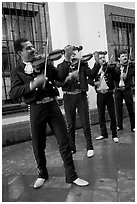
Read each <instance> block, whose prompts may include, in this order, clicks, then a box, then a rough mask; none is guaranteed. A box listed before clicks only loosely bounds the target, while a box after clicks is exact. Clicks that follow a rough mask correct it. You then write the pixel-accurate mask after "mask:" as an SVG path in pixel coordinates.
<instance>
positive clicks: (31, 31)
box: [2, 2, 51, 100]
mask: <svg viewBox="0 0 137 204" xmlns="http://www.w3.org/2000/svg"><path fill="white" fill-rule="evenodd" d="M48 19H49V18H48V4H47V3H31V2H26V3H25V2H24V3H23V2H20V3H18V2H13V3H10V2H3V3H2V34H3V36H2V76H3V87H2V99H3V100H7V99H10V93H9V92H10V73H11V70H12V69H14V67H15V66H16V63H17V56H16V55H15V52H14V46H13V45H14V41H15V40H16V39H18V38H20V37H26V38H28V40H30V41H31V42H32V43H33V44H34V46H35V48H36V50H37V51H38V52H41V53H43V52H44V49H45V45H46V43H47V36H48V39H49V50H51V43H50V42H51V38H50V36H51V35H50V30H49V21H48Z"/></svg>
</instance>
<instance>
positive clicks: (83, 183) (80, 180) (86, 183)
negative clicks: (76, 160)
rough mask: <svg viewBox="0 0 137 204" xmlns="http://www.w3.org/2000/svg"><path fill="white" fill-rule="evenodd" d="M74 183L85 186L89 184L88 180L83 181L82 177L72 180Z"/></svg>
mask: <svg viewBox="0 0 137 204" xmlns="http://www.w3.org/2000/svg"><path fill="white" fill-rule="evenodd" d="M73 183H74V184H76V185H77V186H87V185H89V182H88V181H85V180H83V179H80V178H77V179H76V180H75V181H73Z"/></svg>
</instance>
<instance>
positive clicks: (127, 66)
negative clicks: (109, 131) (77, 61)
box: [114, 49, 135, 132]
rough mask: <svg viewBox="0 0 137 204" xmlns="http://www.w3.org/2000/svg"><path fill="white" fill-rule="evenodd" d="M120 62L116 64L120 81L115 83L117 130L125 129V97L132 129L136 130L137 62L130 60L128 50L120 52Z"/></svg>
mask: <svg viewBox="0 0 137 204" xmlns="http://www.w3.org/2000/svg"><path fill="white" fill-rule="evenodd" d="M118 60H119V63H117V65H116V68H115V69H116V72H117V73H118V75H119V76H120V77H119V81H117V82H116V83H115V86H116V89H115V94H114V97H115V104H116V115H117V130H122V129H123V99H124V100H125V104H126V107H127V110H128V114H129V118H130V125H131V131H132V132H135V113H134V105H133V89H132V88H133V77H134V76H135V63H134V62H133V61H131V60H128V53H127V50H124V49H122V50H120V51H119V52H118Z"/></svg>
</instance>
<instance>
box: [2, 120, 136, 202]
mask: <svg viewBox="0 0 137 204" xmlns="http://www.w3.org/2000/svg"><path fill="white" fill-rule="evenodd" d="M107 125H108V129H109V123H107ZM92 132H93V143H94V150H95V155H94V156H93V157H92V158H87V156H86V150H85V139H84V137H83V131H82V129H78V130H76V133H77V134H76V146H77V153H76V154H74V155H73V158H74V163H75V167H76V171H77V173H78V176H79V177H81V178H84V179H86V180H88V181H89V182H90V184H89V186H87V187H78V186H75V185H74V184H72V185H71V184H66V183H65V177H64V167H63V163H62V160H61V157H60V154H59V152H58V146H57V143H56V139H55V137H54V136H51V137H47V149H46V156H47V168H48V172H49V176H50V177H49V180H48V181H46V182H45V184H44V185H43V186H42V187H41V188H40V189H34V188H33V184H34V182H35V180H36V178H37V169H36V163H35V160H34V156H33V153H32V147H31V141H27V142H23V143H20V144H15V145H11V146H8V147H3V148H2V150H3V151H2V153H3V155H2V159H3V161H2V162H3V164H2V168H3V170H2V173H3V177H2V178H3V179H2V201H3V202H135V134H134V133H132V132H130V126H129V118H125V119H124V130H123V131H119V132H118V136H119V139H120V141H119V143H118V144H116V143H114V142H113V141H112V139H111V132H110V131H109V139H106V140H102V141H96V140H95V138H96V137H97V136H98V135H99V134H100V129H99V125H93V126H92Z"/></svg>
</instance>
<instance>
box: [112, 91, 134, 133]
mask: <svg viewBox="0 0 137 204" xmlns="http://www.w3.org/2000/svg"><path fill="white" fill-rule="evenodd" d="M114 96H115V104H116V116H117V126H118V127H120V128H123V100H125V104H126V107H127V110H128V114H129V118H130V124H131V130H133V129H134V128H135V113H134V106H133V91H132V89H128V90H127V89H124V90H118V89H117V90H116V91H115V95H114Z"/></svg>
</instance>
